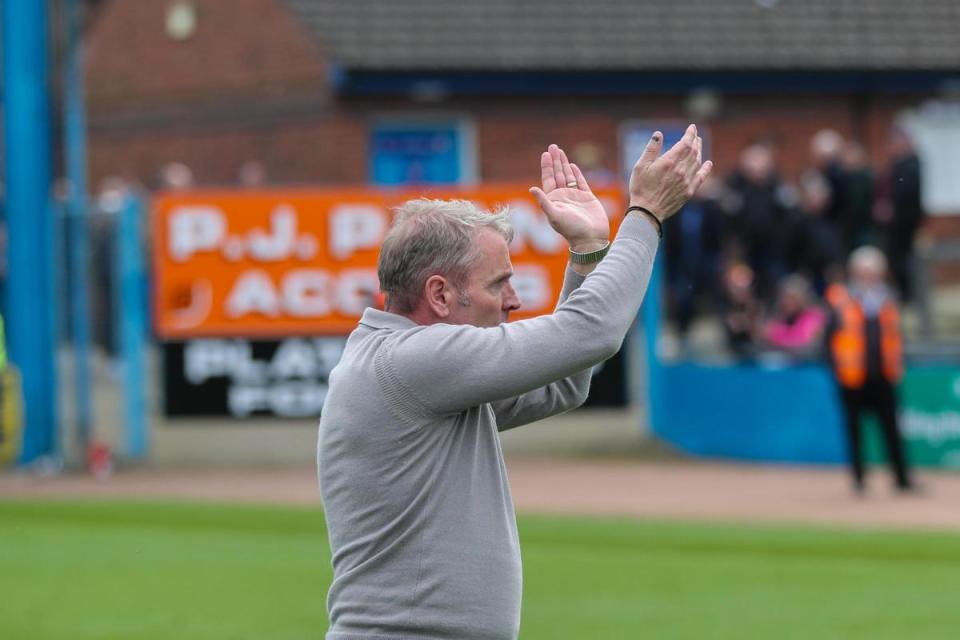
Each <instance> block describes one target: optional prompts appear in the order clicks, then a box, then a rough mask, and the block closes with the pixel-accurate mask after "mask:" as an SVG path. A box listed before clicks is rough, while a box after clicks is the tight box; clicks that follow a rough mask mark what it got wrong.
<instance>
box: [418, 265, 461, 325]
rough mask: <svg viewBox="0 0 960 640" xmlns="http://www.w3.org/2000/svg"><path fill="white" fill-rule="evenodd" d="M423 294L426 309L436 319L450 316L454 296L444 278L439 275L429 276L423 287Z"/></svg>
mask: <svg viewBox="0 0 960 640" xmlns="http://www.w3.org/2000/svg"><path fill="white" fill-rule="evenodd" d="M423 292H424V297H425V299H426V307H427V309H428V310H429V311H430V313H431V314H432V315H434V316H436V317H438V318H447V317H449V316H450V312H451V309H452V307H453V302H454V299H455V298H456V295H455V294H454V291H453V288H452V287H451V286H450V282H449V281H448V280H447V279H446V278H444V277H443V276H440V275H432V276H430V277H429V278H427V282H426V283H425V284H424V285H423Z"/></svg>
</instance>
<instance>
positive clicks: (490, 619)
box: [317, 214, 657, 640]
mask: <svg viewBox="0 0 960 640" xmlns="http://www.w3.org/2000/svg"><path fill="white" fill-rule="evenodd" d="M656 250H657V234H656V232H655V231H654V230H653V227H652V226H651V224H650V223H649V222H648V221H646V220H644V219H643V218H642V217H640V216H639V214H630V215H629V216H627V219H626V220H624V222H623V224H622V225H621V227H620V231H619V233H618V234H617V238H616V240H615V241H614V243H613V246H612V247H611V248H610V253H609V254H608V255H607V257H606V258H604V260H603V261H602V262H601V263H600V264H599V265H598V266H597V268H596V269H595V270H594V271H593V272H592V273H591V274H590V275H588V276H587V277H586V278H583V277H582V276H579V275H578V274H576V273H574V272H573V271H572V270H570V269H568V270H567V274H566V278H565V282H564V289H563V293H562V295H561V298H560V302H559V303H558V305H557V308H556V309H555V311H554V312H553V313H552V314H550V315H544V316H540V317H537V318H532V319H530V320H521V321H518V322H513V323H509V324H501V325H499V326H497V327H492V328H480V327H474V326H470V325H448V324H435V325H429V326H422V325H417V324H415V323H414V322H413V321H411V320H409V319H407V318H405V317H403V316H399V315H396V314H392V313H387V312H384V311H377V310H374V309H367V310H366V311H365V312H364V314H363V317H362V319H361V320H360V325H359V326H358V327H357V329H356V330H354V332H353V333H352V334H350V338H349V339H348V340H347V345H346V349H345V351H344V353H343V358H342V359H341V361H340V363H339V364H338V365H337V367H336V368H335V369H334V370H333V372H332V373H331V375H330V391H329V394H328V395H327V399H326V403H325V405H324V408H323V416H322V418H321V420H320V434H319V444H318V450H317V461H318V466H319V477H320V488H321V495H322V498H323V505H324V511H325V513H326V517H327V526H328V528H329V535H330V548H331V551H332V557H333V570H334V577H333V584H332V585H331V587H330V593H329V596H328V610H329V614H330V630H329V631H328V634H327V639H328V640H399V639H401V638H403V639H414V638H416V639H420V638H424V639H435V640H457V639H461V638H462V639H464V640H466V639H470V640H513V639H514V638H516V637H517V634H518V633H519V627H520V598H521V591H522V576H521V564H520V544H519V539H518V537H517V526H516V518H515V516H514V511H513V500H512V498H511V496H510V487H509V485H508V482H507V473H506V469H505V467H504V463H503V454H502V452H501V449H500V440H499V437H498V435H497V431H498V430H504V429H510V428H513V427H518V426H520V425H524V424H527V423H530V422H533V421H535V420H539V419H541V418H545V417H547V416H551V415H554V414H558V413H562V412H564V411H568V410H570V409H572V408H574V407H577V406H579V405H580V404H582V403H583V401H584V399H585V398H586V396H587V391H588V390H589V386H590V367H592V366H593V365H595V364H597V363H599V362H602V361H603V360H605V359H606V358H609V357H610V356H612V355H613V354H614V353H616V351H617V350H618V349H619V347H620V344H621V343H622V342H623V338H624V336H625V335H626V333H627V330H628V329H629V327H630V324H631V322H632V321H633V319H634V317H635V316H636V314H637V311H638V310H639V308H640V303H641V301H642V299H643V294H644V292H645V291H646V288H647V282H648V281H649V278H650V273H651V269H652V266H653V260H654V256H655V254H656Z"/></svg>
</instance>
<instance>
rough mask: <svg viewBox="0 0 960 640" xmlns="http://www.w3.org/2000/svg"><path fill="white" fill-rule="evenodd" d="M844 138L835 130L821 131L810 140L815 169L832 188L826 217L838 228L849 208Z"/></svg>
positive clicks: (825, 211) (825, 212)
mask: <svg viewBox="0 0 960 640" xmlns="http://www.w3.org/2000/svg"><path fill="white" fill-rule="evenodd" d="M843 149H844V141H843V136H841V135H840V134H839V133H837V132H836V131H834V130H833V129H821V130H820V131H818V132H817V133H816V134H814V136H813V138H811V139H810V157H811V159H812V160H813V166H814V169H815V170H816V171H817V172H818V173H819V174H820V175H821V176H823V179H824V180H826V182H827V185H828V186H829V188H830V192H829V193H830V195H829V199H828V201H827V204H826V207H825V210H824V215H825V217H826V218H827V219H828V220H829V221H830V222H831V223H833V224H834V225H836V226H837V227H838V228H840V227H841V226H842V218H843V215H844V213H845V210H846V206H847V195H848V194H847V175H846V171H845V170H844V168H843V164H842V162H841V157H842V154H843Z"/></svg>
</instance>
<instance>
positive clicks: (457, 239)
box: [377, 198, 513, 313]
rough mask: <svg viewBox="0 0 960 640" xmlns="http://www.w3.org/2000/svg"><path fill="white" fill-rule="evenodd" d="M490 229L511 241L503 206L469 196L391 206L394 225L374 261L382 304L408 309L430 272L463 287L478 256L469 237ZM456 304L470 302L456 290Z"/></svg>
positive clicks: (412, 306)
mask: <svg viewBox="0 0 960 640" xmlns="http://www.w3.org/2000/svg"><path fill="white" fill-rule="evenodd" d="M483 228H489V229H493V230H494V231H496V232H497V233H499V234H500V235H501V236H503V238H504V239H505V240H506V241H507V242H510V241H511V240H513V225H511V224H510V214H509V211H507V210H506V209H498V210H497V211H495V212H493V213H491V212H488V211H484V210H483V209H481V208H480V207H478V206H477V205H476V204H474V203H473V202H470V201H469V200H431V199H429V198H418V199H416V200H409V201H407V202H405V203H404V204H402V205H400V206H399V207H397V209H396V213H395V217H394V221H393V226H392V227H391V228H390V231H389V232H387V235H386V237H385V238H384V239H383V245H382V246H381V247H380V258H379V260H378V261H377V277H378V278H379V279H380V289H381V291H383V293H384V294H385V295H386V296H387V306H388V307H389V308H392V309H395V310H397V311H400V312H402V313H411V312H412V311H414V310H415V309H416V307H417V305H418V304H419V301H420V297H421V295H423V286H424V284H426V282H427V279H428V278H429V277H430V276H432V275H442V276H445V277H447V278H449V279H450V280H451V281H452V282H453V284H454V285H455V286H456V287H458V288H462V287H463V285H464V284H465V283H466V280H467V276H468V274H469V273H470V269H471V267H473V265H474V264H475V263H476V261H477V260H478V258H479V257H480V252H479V249H478V248H477V246H476V243H475V242H474V240H475V239H476V236H477V233H479V231H480V229H483ZM460 303H461V304H469V303H470V301H469V299H468V298H465V297H464V295H463V294H462V293H461V295H460Z"/></svg>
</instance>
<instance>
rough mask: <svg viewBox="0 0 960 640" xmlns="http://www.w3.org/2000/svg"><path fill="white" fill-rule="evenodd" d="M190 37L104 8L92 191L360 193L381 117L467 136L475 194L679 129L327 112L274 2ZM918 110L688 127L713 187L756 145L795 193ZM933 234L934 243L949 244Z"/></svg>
mask: <svg viewBox="0 0 960 640" xmlns="http://www.w3.org/2000/svg"><path fill="white" fill-rule="evenodd" d="M194 2H195V5H196V7H197V30H196V32H195V33H194V34H193V35H192V37H190V38H189V39H187V40H185V41H176V40H173V39H171V38H170V37H169V36H168V35H167V34H166V33H165V29H164V21H165V14H166V11H167V7H168V6H169V3H168V2H159V1H157V2H132V1H129V0H112V1H109V2H107V3H106V4H105V6H104V8H103V10H102V11H101V12H100V14H99V15H98V17H97V20H96V22H95V23H94V25H93V27H92V30H91V32H90V39H89V49H88V74H87V79H88V97H89V103H90V118H91V136H90V163H91V179H92V184H93V185H94V187H96V185H97V184H98V183H99V181H101V180H102V179H103V178H105V177H107V176H111V175H120V176H124V177H127V178H129V179H132V180H136V181H138V182H140V183H142V184H144V185H146V186H148V187H149V186H153V185H154V184H155V183H156V178H157V176H158V173H159V171H160V169H161V167H163V166H164V165H165V164H167V163H169V162H184V163H186V164H187V165H188V166H190V167H191V169H192V170H193V172H194V176H195V178H196V180H197V182H198V183H199V184H231V183H233V182H235V181H236V178H237V172H238V169H239V168H240V166H241V165H243V164H244V163H245V162H247V161H248V160H259V161H260V162H262V163H263V164H264V165H265V167H266V169H267V174H268V178H269V180H270V181H272V182H276V183H296V184H302V183H312V184H362V183H364V182H365V181H366V180H367V170H368V163H367V132H368V129H369V125H370V123H371V122H372V121H373V120H375V119H376V118H377V117H378V116H380V115H390V114H397V113H407V114H409V113H416V114H418V115H426V114H430V113H435V114H438V115H442V116H448V115H450V114H461V115H464V116H466V117H468V118H470V119H471V121H472V122H473V123H474V126H475V130H476V133H477V166H478V171H479V176H480V179H481V180H488V181H516V180H519V181H523V182H533V181H535V180H537V178H538V157H539V153H540V152H541V151H542V150H543V149H544V148H545V147H546V145H547V144H549V143H551V142H556V143H558V144H561V145H563V146H565V147H566V148H567V149H570V150H572V149H573V148H575V147H577V146H578V145H579V144H581V143H590V144H592V145H594V146H595V147H596V148H597V149H599V150H600V152H601V156H602V158H603V160H604V162H605V164H606V165H607V166H608V168H609V169H611V170H616V169H618V163H619V150H618V135H619V129H620V127H621V125H622V124H623V123H624V122H626V121H629V120H636V119H640V120H652V121H658V122H664V121H667V122H670V121H672V122H685V121H686V117H685V116H684V97H683V96H678V95H675V96H650V97H636V96H633V97H623V96H609V97H592V98H581V97H573V96H569V97H560V98H551V99H547V98H540V99H537V98H512V97H500V98H478V99H470V100H466V99H453V100H448V101H444V102H442V103H439V104H431V105H424V104H417V103H412V102H410V101H408V100H406V99H403V98H393V99H377V100H372V99H354V98H338V97H336V96H334V95H333V94H332V93H331V89H330V85H329V78H328V67H327V61H326V58H325V55H324V52H323V50H322V47H320V46H319V45H317V44H316V43H315V42H314V40H313V39H312V37H311V36H310V35H309V34H308V33H307V32H306V31H305V30H304V29H303V28H302V27H301V25H299V24H298V23H297V21H296V19H295V18H294V16H293V14H291V13H290V12H289V10H288V9H287V8H286V7H285V6H284V5H283V3H282V2H281V0H194ZM923 98H924V96H919V95H917V96H900V97H864V96H860V97H839V96H835V97H824V96H811V95H796V96H790V95H775V96H774V95H738V96H724V97H723V108H722V110H721V112H720V114H719V115H718V117H717V118H715V119H714V120H712V121H710V122H706V123H700V124H702V125H704V126H705V127H706V129H707V130H708V132H709V135H710V141H711V156H712V157H713V159H714V160H715V162H716V165H717V171H718V173H719V174H721V175H723V174H726V173H728V172H729V171H731V170H733V169H734V168H735V167H736V164H737V158H738V156H739V153H740V151H741V150H742V149H743V147H745V146H746V145H748V144H750V143H751V142H755V141H757V140H768V141H770V142H772V143H773V144H774V145H775V148H776V151H777V158H778V163H779V165H780V168H781V171H782V173H783V174H784V175H785V176H786V177H788V178H791V179H793V178H796V177H797V176H798V175H799V174H800V173H801V172H802V171H803V169H804V168H806V167H807V166H808V162H809V155H808V154H809V151H808V149H809V140H810V137H811V136H812V135H813V134H814V133H815V132H816V131H817V130H819V129H821V128H823V127H832V128H835V129H837V130H838V131H840V132H841V133H842V134H844V135H847V136H855V137H858V138H860V139H861V140H862V141H863V142H864V143H865V144H866V146H867V148H868V150H869V151H870V153H871V155H872V156H873V158H874V161H875V163H876V164H877V165H878V166H882V164H883V163H885V161H886V149H885V138H886V132H887V130H888V128H889V126H890V124H891V122H892V121H893V119H894V117H895V116H896V114H897V113H898V112H899V111H900V110H902V109H903V108H905V107H908V106H911V105H915V104H917V103H919V102H920V101H921V100H922V99H923ZM955 226H956V225H951V224H949V223H941V222H939V221H938V223H937V224H936V229H937V230H938V231H940V232H943V233H953V232H954V230H955V229H954V227H955Z"/></svg>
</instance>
